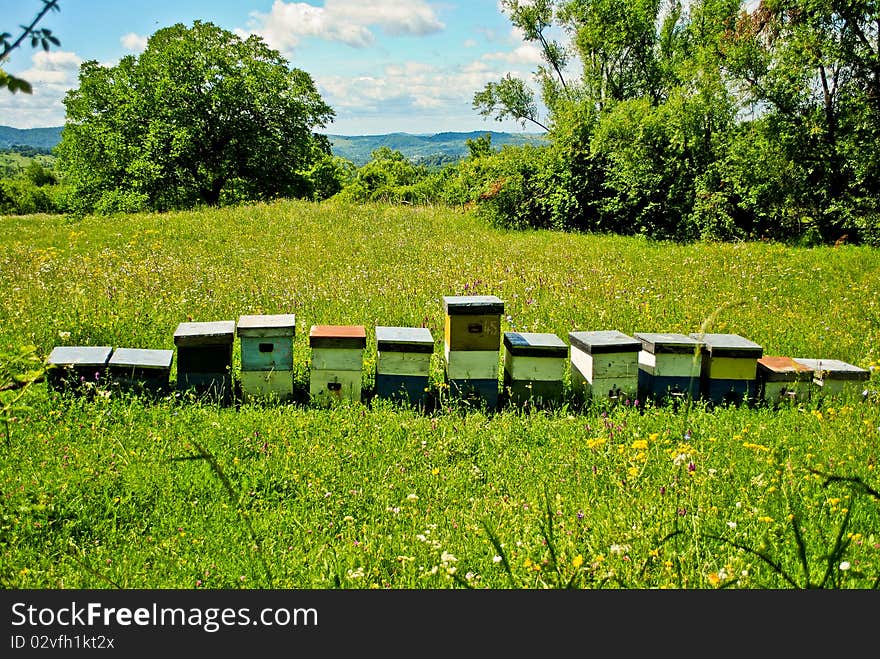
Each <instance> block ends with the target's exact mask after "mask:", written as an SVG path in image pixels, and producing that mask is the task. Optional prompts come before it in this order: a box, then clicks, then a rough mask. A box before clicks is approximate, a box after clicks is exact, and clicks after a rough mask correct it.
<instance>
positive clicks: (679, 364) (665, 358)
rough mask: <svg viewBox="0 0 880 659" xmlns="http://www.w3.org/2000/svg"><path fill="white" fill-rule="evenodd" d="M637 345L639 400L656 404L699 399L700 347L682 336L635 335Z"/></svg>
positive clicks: (637, 333)
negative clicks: (650, 400) (639, 346)
mask: <svg viewBox="0 0 880 659" xmlns="http://www.w3.org/2000/svg"><path fill="white" fill-rule="evenodd" d="M633 336H634V337H635V338H636V339H638V340H639V341H640V342H641V350H639V354H638V362H639V398H641V399H642V400H648V399H653V400H655V401H657V402H658V403H662V402H663V401H665V400H667V399H669V398H691V399H696V398H699V396H700V372H701V369H702V360H703V355H702V345H701V344H700V342H699V341H697V340H696V339H694V338H693V337H690V336H687V335H686V334H675V333H660V332H636V333H635V334H634V335H633Z"/></svg>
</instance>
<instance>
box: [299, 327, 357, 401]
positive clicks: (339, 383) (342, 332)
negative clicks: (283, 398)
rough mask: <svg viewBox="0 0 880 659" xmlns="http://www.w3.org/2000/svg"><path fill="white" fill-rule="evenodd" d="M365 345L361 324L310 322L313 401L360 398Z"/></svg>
mask: <svg viewBox="0 0 880 659" xmlns="http://www.w3.org/2000/svg"><path fill="white" fill-rule="evenodd" d="M366 346H367V333H366V329H365V328H364V327H363V325H312V327H311V329H310V330H309V347H310V348H311V355H312V356H311V368H310V373H309V395H310V396H311V400H312V401H313V402H314V403H316V404H318V405H329V404H331V403H334V402H338V401H342V400H347V401H354V402H360V400H361V385H362V379H363V367H364V348H366Z"/></svg>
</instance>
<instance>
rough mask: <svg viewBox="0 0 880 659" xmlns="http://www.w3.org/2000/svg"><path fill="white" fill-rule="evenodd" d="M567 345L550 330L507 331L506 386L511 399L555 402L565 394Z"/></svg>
mask: <svg viewBox="0 0 880 659" xmlns="http://www.w3.org/2000/svg"><path fill="white" fill-rule="evenodd" d="M567 360H568V345H567V344H566V343H565V342H564V341H563V340H562V339H560V338H559V337H558V336H556V335H555V334H552V333H547V332H505V333H504V380H503V381H504V390H505V392H506V393H507V395H508V396H509V399H510V401H511V402H513V403H515V404H521V403H524V402H526V401H531V402H533V403H535V404H538V405H541V404H546V405H552V404H554V403H557V402H559V401H560V399H561V398H562V388H563V376H564V373H565V364H566V362H567Z"/></svg>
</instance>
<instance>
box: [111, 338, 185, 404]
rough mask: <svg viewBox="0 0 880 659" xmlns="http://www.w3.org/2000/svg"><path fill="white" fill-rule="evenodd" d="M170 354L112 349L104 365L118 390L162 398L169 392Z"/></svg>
mask: <svg viewBox="0 0 880 659" xmlns="http://www.w3.org/2000/svg"><path fill="white" fill-rule="evenodd" d="M173 360H174V351H173V350H154V349H148V348H116V350H114V351H113V355H112V356H111V357H110V361H109V362H108V363H107V367H108V371H109V373H110V379H111V381H112V382H113V384H114V385H115V386H117V387H119V388H120V389H126V390H129V391H134V392H136V393H145V394H153V395H164V394H166V393H169V390H170V388H171V384H170V382H171V362H172V361H173Z"/></svg>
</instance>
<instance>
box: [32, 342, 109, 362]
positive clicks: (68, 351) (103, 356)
mask: <svg viewBox="0 0 880 659" xmlns="http://www.w3.org/2000/svg"><path fill="white" fill-rule="evenodd" d="M112 352H113V348H112V346H55V347H54V348H52V352H51V353H49V357H48V359H47V360H46V363H47V364H49V365H50V366H106V364H107V360H108V359H110V354H111V353H112Z"/></svg>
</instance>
